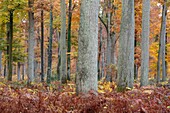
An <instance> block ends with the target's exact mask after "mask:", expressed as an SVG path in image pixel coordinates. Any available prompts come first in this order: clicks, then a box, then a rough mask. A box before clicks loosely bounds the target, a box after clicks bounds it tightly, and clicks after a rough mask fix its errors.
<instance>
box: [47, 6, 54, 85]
mask: <svg viewBox="0 0 170 113" xmlns="http://www.w3.org/2000/svg"><path fill="white" fill-rule="evenodd" d="M50 7H51V8H50V37H49V44H48V68H47V84H50V83H51V75H52V44H53V43H52V42H53V12H52V10H53V7H52V3H51V6H50Z"/></svg>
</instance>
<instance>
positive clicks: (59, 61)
mask: <svg viewBox="0 0 170 113" xmlns="http://www.w3.org/2000/svg"><path fill="white" fill-rule="evenodd" d="M57 38H58V64H57V78H58V80H60V66H61V55H60V54H61V52H60V42H59V40H60V35H59V33H58V32H57Z"/></svg>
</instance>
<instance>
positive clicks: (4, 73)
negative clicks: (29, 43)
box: [4, 64, 7, 78]
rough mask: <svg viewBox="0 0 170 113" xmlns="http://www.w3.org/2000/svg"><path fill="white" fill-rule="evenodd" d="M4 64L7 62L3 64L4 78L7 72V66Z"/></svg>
mask: <svg viewBox="0 0 170 113" xmlns="http://www.w3.org/2000/svg"><path fill="white" fill-rule="evenodd" d="M6 65H7V64H5V66H4V78H5V77H6V75H7V73H6V72H7V71H6V70H7V68H6V67H7V66H6Z"/></svg>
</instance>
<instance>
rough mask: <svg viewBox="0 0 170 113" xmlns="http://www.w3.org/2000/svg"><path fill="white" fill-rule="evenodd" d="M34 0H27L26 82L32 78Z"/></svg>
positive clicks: (29, 81)
mask: <svg viewBox="0 0 170 113" xmlns="http://www.w3.org/2000/svg"><path fill="white" fill-rule="evenodd" d="M33 4H34V0H29V1H28V6H29V8H30V10H29V12H28V18H29V35H28V84H30V83H31V82H33V80H34V41H35V40H34V12H33V11H32V10H33V9H32V8H33Z"/></svg>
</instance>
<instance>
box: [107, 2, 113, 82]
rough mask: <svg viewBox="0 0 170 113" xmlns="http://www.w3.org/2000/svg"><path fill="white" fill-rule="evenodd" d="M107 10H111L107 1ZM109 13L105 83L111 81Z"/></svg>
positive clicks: (108, 15) (109, 18)
mask: <svg viewBox="0 0 170 113" xmlns="http://www.w3.org/2000/svg"><path fill="white" fill-rule="evenodd" d="M107 5H108V9H109V10H111V8H112V7H111V0H108V3H107ZM111 46H112V45H111V11H109V12H108V13H107V60H106V64H107V73H106V81H108V82H109V81H111V80H112V77H111V76H112V75H111V49H112V47H111Z"/></svg>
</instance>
